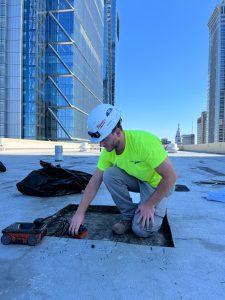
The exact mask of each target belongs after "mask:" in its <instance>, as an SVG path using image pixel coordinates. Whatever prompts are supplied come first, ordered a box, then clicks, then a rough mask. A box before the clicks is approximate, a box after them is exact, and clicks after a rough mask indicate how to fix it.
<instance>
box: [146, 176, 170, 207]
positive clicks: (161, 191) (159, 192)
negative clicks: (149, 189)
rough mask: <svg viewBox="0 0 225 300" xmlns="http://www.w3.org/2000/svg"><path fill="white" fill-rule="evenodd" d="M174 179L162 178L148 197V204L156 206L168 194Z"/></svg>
mask: <svg viewBox="0 0 225 300" xmlns="http://www.w3.org/2000/svg"><path fill="white" fill-rule="evenodd" d="M175 180H176V179H175V178H169V179H165V178H163V179H162V180H161V181H160V183H159V185H158V186H157V188H156V189H155V192H154V193H153V194H152V195H151V197H150V198H149V199H148V201H147V202H148V204H149V205H151V206H156V205H157V204H158V203H159V202H160V201H161V200H162V199H163V198H164V197H165V196H166V195H167V194H168V192H169V191H170V189H171V188H172V187H173V185H174V183H175Z"/></svg>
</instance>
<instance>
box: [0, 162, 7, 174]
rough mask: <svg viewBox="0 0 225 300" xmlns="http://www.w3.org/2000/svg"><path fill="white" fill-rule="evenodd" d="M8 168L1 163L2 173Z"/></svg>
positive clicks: (0, 170)
mask: <svg viewBox="0 0 225 300" xmlns="http://www.w3.org/2000/svg"><path fill="white" fill-rule="evenodd" d="M5 171H6V167H5V166H4V165H3V163H2V162H1V161H0V172H5Z"/></svg>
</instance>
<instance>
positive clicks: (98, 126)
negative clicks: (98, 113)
mask: <svg viewBox="0 0 225 300" xmlns="http://www.w3.org/2000/svg"><path fill="white" fill-rule="evenodd" d="M104 124H105V119H104V120H102V121H101V123H99V124H98V125H97V128H98V129H100V128H102V126H103V125H104Z"/></svg>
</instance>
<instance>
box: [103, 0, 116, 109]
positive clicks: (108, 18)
mask: <svg viewBox="0 0 225 300" xmlns="http://www.w3.org/2000/svg"><path fill="white" fill-rule="evenodd" d="M104 3H105V11H104V25H105V26H104V41H105V43H104V59H103V102H104V103H109V104H112V105H114V104H115V56H116V41H117V40H119V17H118V15H117V11H116V0H104Z"/></svg>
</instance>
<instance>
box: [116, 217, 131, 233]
mask: <svg viewBox="0 0 225 300" xmlns="http://www.w3.org/2000/svg"><path fill="white" fill-rule="evenodd" d="M131 223H132V221H131V220H120V221H119V222H118V223H116V224H114V225H113V227H112V231H113V232H114V233H116V234H124V233H126V232H127V231H129V230H130V229H131Z"/></svg>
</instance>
